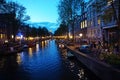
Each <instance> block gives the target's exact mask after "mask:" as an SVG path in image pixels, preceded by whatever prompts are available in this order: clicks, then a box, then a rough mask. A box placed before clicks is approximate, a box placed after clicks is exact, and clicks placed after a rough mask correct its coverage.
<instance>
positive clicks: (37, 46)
mask: <svg viewBox="0 0 120 80" xmlns="http://www.w3.org/2000/svg"><path fill="white" fill-rule="evenodd" d="M39 50H40V46H39V44H38V43H37V44H36V51H37V52H39Z"/></svg>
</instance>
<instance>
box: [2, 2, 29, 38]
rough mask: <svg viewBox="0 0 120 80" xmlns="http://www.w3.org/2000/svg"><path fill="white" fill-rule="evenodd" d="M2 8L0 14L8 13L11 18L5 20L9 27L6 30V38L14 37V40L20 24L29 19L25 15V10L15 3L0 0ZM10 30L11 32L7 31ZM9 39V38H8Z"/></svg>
mask: <svg viewBox="0 0 120 80" xmlns="http://www.w3.org/2000/svg"><path fill="white" fill-rule="evenodd" d="M1 3H2V5H1V6H2V7H1V8H0V10H1V12H2V13H8V14H10V16H11V17H12V18H9V19H7V20H8V23H7V24H9V26H7V27H8V28H7V29H8V31H7V32H8V37H10V36H11V35H14V38H15V36H16V34H17V32H18V30H19V29H20V27H21V25H22V23H23V22H24V21H27V20H29V19H30V17H29V16H27V15H25V14H26V12H25V10H26V8H25V7H23V6H22V5H19V4H18V3H16V2H6V1H5V0H2V2H1ZM9 30H11V31H9ZM8 39H9V38H8Z"/></svg>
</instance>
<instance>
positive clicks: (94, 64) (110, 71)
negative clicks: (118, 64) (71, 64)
mask: <svg viewBox="0 0 120 80" xmlns="http://www.w3.org/2000/svg"><path fill="white" fill-rule="evenodd" d="M65 48H67V50H69V51H70V52H71V53H72V54H73V55H75V57H77V59H78V60H79V61H80V62H81V63H83V64H84V65H85V66H86V67H87V68H88V69H90V70H91V71H92V72H93V73H95V74H96V76H98V77H99V78H100V79H102V80H120V70H119V69H116V68H114V67H112V66H111V65H109V64H107V63H104V62H102V61H100V60H97V59H96V58H94V57H91V56H89V55H88V54H84V53H82V52H80V51H78V50H77V49H76V47H75V46H67V45H65Z"/></svg>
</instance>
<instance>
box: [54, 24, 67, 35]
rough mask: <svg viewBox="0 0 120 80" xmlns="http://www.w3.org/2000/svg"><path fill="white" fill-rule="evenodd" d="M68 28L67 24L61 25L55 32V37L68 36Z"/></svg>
mask: <svg viewBox="0 0 120 80" xmlns="http://www.w3.org/2000/svg"><path fill="white" fill-rule="evenodd" d="M67 28H68V27H67V26H66V25H65V24H63V23H62V24H60V26H59V28H58V29H57V30H56V31H55V33H54V35H55V36H60V35H66V32H67V30H68V29H67Z"/></svg>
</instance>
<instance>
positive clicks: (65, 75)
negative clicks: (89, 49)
mask: <svg viewBox="0 0 120 80" xmlns="http://www.w3.org/2000/svg"><path fill="white" fill-rule="evenodd" d="M0 80H100V79H98V78H97V77H96V76H95V75H94V74H93V73H92V72H91V71H89V70H88V69H87V68H86V67H85V66H84V65H82V64H81V63H80V62H79V61H78V60H77V59H76V58H74V59H67V58H65V57H63V56H62V55H61V53H60V51H59V49H58V48H57V45H56V43H55V40H46V41H42V42H41V43H39V44H36V46H35V47H33V48H28V49H24V50H23V51H22V52H21V53H17V54H15V55H11V56H4V57H3V56H1V57H0Z"/></svg>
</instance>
